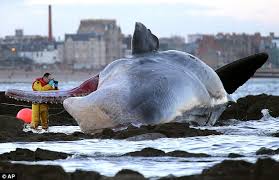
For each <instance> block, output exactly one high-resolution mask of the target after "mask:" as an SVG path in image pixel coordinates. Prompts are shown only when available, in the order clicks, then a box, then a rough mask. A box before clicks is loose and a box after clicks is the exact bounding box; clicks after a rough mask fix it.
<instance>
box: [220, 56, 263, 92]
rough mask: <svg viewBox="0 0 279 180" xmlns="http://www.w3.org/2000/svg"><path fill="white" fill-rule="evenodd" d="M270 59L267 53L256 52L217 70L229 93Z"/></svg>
mask: <svg viewBox="0 0 279 180" xmlns="http://www.w3.org/2000/svg"><path fill="white" fill-rule="evenodd" d="M267 59H268V54H267V53H258V54H254V55H251V56H248V57H245V58H242V59H239V60H237V61H234V62H232V63H230V64H227V65H225V66H223V67H221V68H219V69H217V70H216V73H217V74H218V76H219V77H220V79H221V81H222V83H223V86H224V88H225V90H226V91H227V93H228V94H232V93H233V92H234V91H235V90H236V89H237V88H238V87H240V86H242V85H243V84H244V83H245V82H246V81H247V80H248V79H250V78H251V77H252V76H253V75H254V73H255V72H256V70H257V69H259V68H260V67H261V66H262V65H263V64H264V63H265V62H266V61H267Z"/></svg>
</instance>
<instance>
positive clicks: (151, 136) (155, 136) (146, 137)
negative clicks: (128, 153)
mask: <svg viewBox="0 0 279 180" xmlns="http://www.w3.org/2000/svg"><path fill="white" fill-rule="evenodd" d="M166 137H167V136H165V135H164V134H161V133H146V134H141V135H137V136H132V137H129V138H127V139H126V140H127V141H143V140H155V139H159V138H166Z"/></svg>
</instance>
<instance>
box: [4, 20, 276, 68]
mask: <svg viewBox="0 0 279 180" xmlns="http://www.w3.org/2000/svg"><path fill="white" fill-rule="evenodd" d="M131 39H132V37H131V35H128V36H124V35H123V34H122V32H121V29H120V27H119V26H118V25H117V24H116V20H113V19H87V20H82V21H81V22H80V25H79V27H78V30H77V32H76V33H75V34H65V37H64V41H61V42H58V41H50V40H49V38H48V37H46V36H39V35H34V36H27V35H24V33H23V30H16V32H15V35H13V36H6V37H5V38H4V39H0V61H5V60H8V61H9V60H12V61H15V60H18V59H23V60H25V61H24V62H30V63H35V64H59V65H60V66H63V67H66V68H73V69H101V68H103V67H104V66H105V65H107V64H109V63H110V62H112V61H113V60H115V59H119V58H122V57H125V56H129V55H131ZM187 40H188V41H187V43H186V40H185V38H184V37H180V36H172V37H164V38H160V39H159V41H160V50H162V51H163V50H169V49H175V50H180V51H185V52H188V53H191V54H193V55H195V56H197V57H199V58H200V59H202V60H204V61H205V63H207V64H208V65H210V66H211V67H213V68H218V67H220V66H223V65H225V64H227V63H230V62H232V61H234V60H237V59H240V58H243V57H245V56H249V55H251V54H254V53H258V52H267V53H269V55H270V60H269V63H267V64H266V65H265V67H266V68H279V38H278V37H276V36H275V35H274V33H270V34H269V35H268V36H262V35H261V34H260V33H255V34H245V33H242V34H236V33H232V34H224V33H218V34H216V35H208V34H191V35H188V37H187ZM26 60H30V61H26ZM2 64H3V63H2ZM4 64H5V63H4ZM13 64H14V63H13Z"/></svg>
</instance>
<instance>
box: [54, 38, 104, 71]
mask: <svg viewBox="0 0 279 180" xmlns="http://www.w3.org/2000/svg"><path fill="white" fill-rule="evenodd" d="M63 48H64V50H63V56H64V61H65V62H66V63H67V65H68V66H71V67H73V68H74V69H92V68H101V67H104V66H105V65H106V64H107V62H106V53H105V49H106V48H105V40H104V37H103V36H102V35H99V34H97V33H82V34H66V35H65V42H64V47H63ZM59 49H60V48H59ZM60 51H61V50H59V52H60Z"/></svg>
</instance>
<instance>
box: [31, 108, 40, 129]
mask: <svg viewBox="0 0 279 180" xmlns="http://www.w3.org/2000/svg"><path fill="white" fill-rule="evenodd" d="M39 120H40V105H39V104H32V121H31V128H33V129H37V128H38V125H39Z"/></svg>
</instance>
